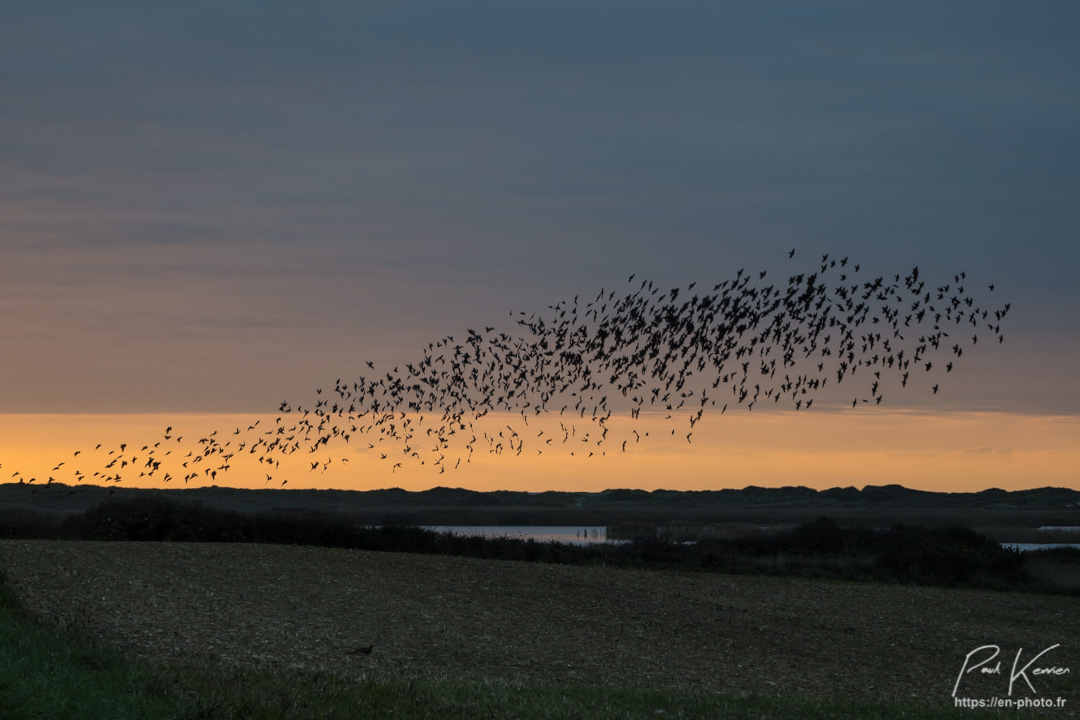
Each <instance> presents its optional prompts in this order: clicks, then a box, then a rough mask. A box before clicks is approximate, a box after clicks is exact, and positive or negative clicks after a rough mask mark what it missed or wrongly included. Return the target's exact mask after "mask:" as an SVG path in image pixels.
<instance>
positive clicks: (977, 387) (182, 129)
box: [0, 0, 1080, 491]
mask: <svg viewBox="0 0 1080 720" xmlns="http://www.w3.org/2000/svg"><path fill="white" fill-rule="evenodd" d="M1078 31H1080V6H1078V5H1077V4H1076V3H1075V2H1033V3H1023V4H1020V3H1012V2H984V1H981V2H953V3H931V2H926V3H923V2H912V1H910V0H906V1H905V2H882V3H853V2H839V1H838V2H777V3H734V4H732V3H723V4H712V3H685V4H683V3H680V4H671V3H638V2H618V3H615V2H596V3H591V2H579V1H575V2H545V3H505V2H453V3H446V2H424V3H421V2H401V3H385V4H383V3H378V4H376V3H338V2H335V3H329V2H314V3H304V4H299V3H280V2H224V3H221V2H213V3H211V2H185V3H168V4H164V3H141V2H119V1H115V0H102V1H101V2H95V3H81V2H67V3H64V2H57V3H29V2H10V3H4V4H3V5H2V6H0V329H2V337H3V343H2V348H3V351H2V352H0V482H9V481H11V480H12V479H13V478H14V479H16V480H17V477H15V476H14V475H13V473H15V472H19V473H20V475H19V477H24V478H28V477H35V478H37V480H38V481H39V482H42V481H44V480H45V479H46V478H47V477H49V476H53V477H55V478H56V479H57V480H61V481H63V482H74V480H73V479H72V475H71V472H72V470H73V469H75V467H76V466H78V465H79V464H80V463H83V466H82V467H81V468H80V469H81V470H82V471H83V472H84V473H85V474H86V475H87V476H89V475H90V471H91V470H98V469H100V464H98V465H96V466H95V465H93V463H100V459H101V458H95V457H93V455H92V454H93V448H94V447H95V446H96V445H97V444H98V443H101V444H102V445H103V450H102V451H100V452H102V453H104V452H107V450H108V448H111V447H113V446H115V445H117V444H119V443H121V442H123V443H126V444H130V445H132V446H140V447H141V446H142V445H144V444H146V445H152V444H153V443H154V442H159V441H161V440H162V437H163V434H164V430H165V428H166V427H168V426H172V427H174V428H175V429H176V433H174V434H183V435H186V436H188V437H190V438H194V437H195V436H198V435H200V434H207V433H210V432H212V431H213V430H215V429H217V430H219V431H220V433H221V434H222V436H224V435H225V434H227V433H232V432H233V431H234V429H236V430H241V429H242V428H245V427H247V426H249V425H252V424H253V423H254V422H255V421H256V420H262V422H264V423H267V424H269V423H272V422H273V418H274V416H275V413H276V411H277V409H278V406H279V405H280V404H281V402H282V401H283V400H289V401H290V402H292V403H293V404H294V405H295V404H298V403H299V404H309V403H310V404H313V402H314V401H313V400H312V398H314V396H315V391H316V388H325V387H333V385H334V383H335V380H336V379H338V378H342V379H344V380H346V381H351V379H352V378H354V377H357V376H358V375H360V374H362V373H363V372H365V371H366V369H367V368H366V365H365V362H366V361H372V362H373V363H374V364H375V366H376V367H378V368H384V369H385V368H392V367H394V366H398V365H402V366H403V365H404V364H405V363H408V362H415V361H416V360H418V359H419V357H420V353H421V350H422V348H424V347H426V346H427V344H428V343H429V342H434V341H436V340H438V339H440V338H443V337H446V336H448V335H463V334H464V333H465V332H466V330H467V329H468V328H479V327H483V326H493V327H496V328H499V329H500V330H501V329H505V330H506V331H507V332H511V331H513V329H514V320H513V318H512V317H511V313H516V312H518V311H525V312H527V313H531V312H534V311H537V312H539V311H544V309H545V308H546V307H547V306H548V305H551V304H554V303H557V302H559V301H565V300H570V299H571V298H572V297H573V296H574V295H576V294H579V293H580V294H581V295H582V296H583V297H585V296H595V295H596V293H597V292H599V290H600V288H607V289H619V290H620V291H622V290H623V289H624V288H626V286H627V278H628V276H630V275H631V274H636V275H637V277H638V278H649V279H651V280H653V282H654V283H656V284H657V285H659V286H661V287H663V288H670V287H676V286H682V287H685V286H687V285H688V284H689V283H692V282H701V283H702V284H703V285H705V284H709V285H712V284H715V283H719V282H721V281H723V280H728V279H731V278H733V277H734V276H735V274H736V272H737V271H738V270H739V269H741V268H745V269H747V270H748V271H751V272H755V273H756V272H759V271H763V270H768V271H769V272H771V273H773V274H774V275H776V276H781V277H783V276H786V274H788V273H792V272H803V271H813V269H814V268H815V260H817V259H820V257H821V256H822V255H824V254H829V255H830V256H833V257H839V256H850V257H851V259H852V261H853V262H859V263H861V264H862V266H863V268H864V270H863V272H864V274H875V275H885V276H892V275H894V274H896V273H907V272H908V271H910V270H911V268H912V267H913V266H918V267H919V268H920V271H921V272H922V274H923V276H924V277H925V278H926V279H927V282H928V284H929V285H931V286H933V285H936V284H940V283H948V282H951V281H952V278H953V276H954V273H958V272H960V271H965V272H966V274H967V276H968V278H969V282H970V284H971V285H972V286H973V287H976V288H978V289H979V290H980V292H982V293H983V294H984V295H985V293H986V292H987V290H988V289H987V286H988V285H990V284H994V285H995V289H994V291H993V299H994V300H995V301H996V302H1000V303H1004V302H1009V303H1011V307H1012V309H1011V312H1010V314H1009V316H1008V318H1007V322H1005V323H1003V325H1002V329H1003V332H1004V333H1005V342H1004V343H1002V344H990V343H980V344H979V346H978V348H977V352H971V353H969V354H965V356H964V357H963V362H962V363H961V362H958V363H957V368H956V372H954V373H953V374H952V375H950V376H949V377H948V379H947V381H944V380H943V381H942V383H941V391H940V392H939V393H937V394H933V393H931V392H930V391H929V390H928V389H927V388H926V387H922V386H920V387H909V388H906V389H905V390H904V391H903V392H898V391H894V392H891V393H890V394H889V395H888V397H887V398H886V399H885V402H883V403H882V404H881V405H879V406H875V407H860V408H857V409H855V410H852V409H851V407H850V400H849V401H848V402H847V403H846V404H842V403H836V404H829V403H826V402H822V403H821V405H820V406H819V405H818V404H815V406H814V407H813V408H812V409H811V411H803V412H793V411H790V410H786V409H770V408H765V409H763V410H761V411H759V410H758V409H755V410H754V411H753V412H748V411H747V410H746V409H745V408H744V407H735V408H733V409H730V410H729V411H728V412H726V413H725V414H723V415H722V416H720V415H718V414H712V415H709V416H707V417H706V420H705V421H704V422H703V424H702V425H701V426H700V428H699V432H696V433H695V440H694V442H693V443H689V442H687V441H686V440H685V439H684V438H681V437H679V436H674V437H672V436H670V434H668V435H665V433H667V431H668V429H669V428H670V424H667V425H665V424H664V422H663V420H664V419H663V418H661V417H656V416H653V415H650V414H644V415H643V417H642V418H641V419H640V422H639V423H638V425H637V427H639V428H640V429H641V430H642V432H644V431H646V430H647V429H651V431H650V435H649V437H647V438H645V439H643V440H642V441H640V442H632V443H630V445H629V447H628V450H627V452H625V453H623V452H613V451H612V452H608V453H607V454H600V453H597V454H596V455H594V456H593V457H588V456H587V454H586V453H581V452H578V453H575V455H573V456H571V455H569V449H562V448H560V449H558V450H553V451H551V452H545V453H544V454H543V455H538V454H536V453H535V452H532V448H531V446H530V448H529V452H526V453H522V454H521V455H515V456H507V455H502V456H494V455H489V454H487V453H484V452H480V453H477V454H475V455H473V456H472V458H471V459H470V460H469V461H468V462H463V463H462V464H461V465H460V466H459V467H458V468H456V469H454V470H447V472H445V473H439V472H438V471H436V470H435V469H434V468H433V466H432V465H431V464H430V463H426V464H424V465H419V464H418V463H411V464H406V465H405V466H403V467H401V468H398V469H397V470H393V469H392V463H389V462H386V461H382V460H381V459H380V458H379V455H378V454H377V453H376V452H366V451H365V448H366V445H361V444H358V443H351V444H350V445H349V446H348V447H340V448H336V449H335V450H334V452H333V453H330V454H332V455H334V457H335V458H336V459H337V460H338V462H337V463H336V464H335V465H332V466H331V467H329V468H328V469H326V470H325V471H316V472H310V471H309V470H308V469H306V468H304V467H299V466H298V467H295V468H285V469H281V468H275V470H274V471H273V474H274V475H275V480H274V481H273V485H274V486H279V483H278V479H285V478H287V479H288V480H289V484H288V487H290V488H292V487H344V488H357V489H368V488H379V487H393V486H398V487H405V488H409V489H424V488H428V487H432V486H436V485H444V486H460V487H469V488H474V489H521V490H543V489H560V490H601V489H605V488H612V487H640V488H646V489H653V488H660V487H664V488H673V489H684V488H685V489H691V488H692V489H705V488H724V487H743V486H745V485H751V484H753V485H808V486H811V487H818V488H825V487H834V486H848V485H855V486H858V487H861V486H864V485H880V484H885V483H893V482H895V483H901V484H904V485H907V486H909V487H917V488H921V489H928V490H930V489H937V490H947V491H960V490H963V491H967V490H978V489H983V488H987V487H1002V488H1007V489H1016V488H1027V487H1041V486H1046V485H1054V486H1064V487H1072V488H1076V489H1080V381H1078V379H1077V369H1078V368H1080V282H1078V280H1077V274H1078V273H1080V200H1078V199H1080V44H1078V43H1077V42H1076V37H1077V32H1078ZM792 248H795V249H796V257H795V258H792V259H790V260H789V259H788V253H789V251H790V250H791V249H792ZM506 419H507V418H498V417H495V418H492V419H491V420H492V422H494V423H496V424H498V423H500V422H502V421H503V420H506ZM554 420H555V418H548V419H547V421H549V422H551V421H554ZM543 421H544V420H543V419H541V420H538V421H537V423H541V422H543ZM612 423H613V431H612V432H613V433H615V434H616V435H617V436H619V437H622V438H624V439H625V438H626V437H629V435H628V433H629V430H630V425H629V419H628V418H624V417H621V416H616V417H614V418H613V420H612ZM620 423H622V425H620ZM265 426H266V425H260V426H259V427H265ZM538 426H539V425H538ZM620 433H621V435H620ZM679 441H681V442H679ZM171 442H174V443H175V442H176V441H175V440H173V441H171ZM620 442H621V441H620ZM181 448H183V451H184V452H187V451H188V450H190V447H189V446H187V445H183V444H182V443H176V448H175V452H177V454H179V451H180V450H181ZM75 451H80V455H79V456H75V455H74V452H75ZM342 459H347V460H348V463H343V462H341V460H342ZM59 462H64V463H65V464H64V465H63V466H60V469H59V470H54V468H55V467H57V464H58V463H59ZM263 470H264V469H263V468H262V467H259V466H256V465H254V464H253V463H249V464H248V465H244V464H242V463H238V464H237V466H236V467H235V468H234V469H233V470H231V471H230V472H229V473H228V474H227V475H223V476H221V477H218V478H217V479H216V480H215V482H216V484H219V485H230V484H231V485H244V486H246V485H252V486H260V487H261V486H264V484H265V483H266V481H265V480H264V478H263V475H264V474H267V473H264V472H263ZM83 482H90V480H84V481H83ZM123 482H125V483H127V484H130V485H139V484H147V485H151V486H158V485H159V484H160V483H157V482H156V481H155V480H150V481H147V480H145V479H144V480H140V479H138V478H136V477H134V475H132V476H131V477H130V478H128V479H125V480H124V481H123ZM193 482H195V481H193ZM198 482H201V484H210V482H211V480H210V479H209V478H205V479H204V480H201V481H198Z"/></svg>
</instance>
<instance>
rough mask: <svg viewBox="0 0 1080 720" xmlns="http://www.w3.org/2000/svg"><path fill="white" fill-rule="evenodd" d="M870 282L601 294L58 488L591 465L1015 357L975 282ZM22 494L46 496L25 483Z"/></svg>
mask: <svg viewBox="0 0 1080 720" xmlns="http://www.w3.org/2000/svg"><path fill="white" fill-rule="evenodd" d="M794 255H795V251H794V250H792V251H791V253H790V254H789V259H790V258H793V257H794ZM860 269H861V268H860V266H859V265H858V264H855V263H852V262H849V261H848V258H846V257H845V258H830V257H829V256H828V255H824V256H822V257H821V261H820V262H815V263H814V264H813V270H812V271H811V272H801V273H797V274H793V275H791V276H790V277H789V278H787V280H786V282H782V283H776V284H774V283H772V282H769V281H768V280H767V273H766V272H760V273H747V272H745V271H744V270H739V271H738V272H737V273H736V274H735V277H734V278H732V279H729V280H724V281H722V282H720V283H718V284H716V285H713V286H712V287H711V288H704V287H701V288H699V287H698V286H697V284H696V283H691V284H690V285H689V286H688V287H686V288H674V289H671V290H661V289H660V288H658V287H656V286H655V285H654V284H653V283H652V282H650V281H648V280H637V279H636V276H634V275H631V276H630V277H629V280H628V282H627V285H628V286H629V287H628V289H627V290H626V291H624V292H623V293H618V292H616V291H605V290H601V291H600V293H599V294H598V295H596V297H594V298H590V299H588V300H587V301H581V300H580V299H579V297H577V296H575V297H574V299H573V300H572V301H569V302H560V303H558V304H555V305H550V306H548V308H547V311H546V312H543V313H533V314H531V315H526V314H525V313H519V314H517V315H516V316H515V315H514V314H513V313H511V318H513V319H514V320H515V327H516V331H515V332H514V333H507V332H497V331H496V329H495V328H493V327H486V328H485V329H484V330H483V331H482V332H481V331H477V330H468V331H466V333H465V334H464V335H463V336H460V337H458V338H457V339H455V338H454V337H453V336H447V337H444V338H442V339H440V340H438V341H437V342H432V343H429V344H428V345H427V347H426V348H424V350H423V352H422V354H421V356H420V357H419V359H418V360H416V361H415V362H412V363H408V364H405V365H404V366H403V367H402V366H399V367H395V368H393V369H392V370H389V371H377V370H376V369H375V366H374V364H373V363H371V362H367V363H366V370H365V374H364V375H362V376H360V377H357V378H355V379H352V380H349V381H343V380H341V379H339V380H338V381H337V382H336V383H335V385H334V387H333V389H332V390H327V391H326V392H324V391H323V389H321V388H320V389H317V390H316V393H315V396H314V397H313V398H312V402H311V403H309V404H307V405H297V406H295V407H294V406H293V405H292V404H291V403H289V402H283V403H281V405H280V407H279V408H278V413H275V415H276V420H273V421H271V420H270V418H265V419H266V421H267V422H266V423H265V424H263V420H262V419H260V420H256V421H255V422H253V423H252V424H250V425H247V426H246V429H245V428H242V427H237V428H236V429H235V430H234V431H231V432H230V431H225V432H223V433H219V432H218V431H214V432H212V433H209V434H208V435H204V436H201V437H198V438H195V437H184V436H183V435H181V434H179V433H174V431H173V428H172V427H167V428H166V429H165V432H164V433H163V435H162V437H161V439H160V440H158V441H156V442H153V443H148V444H144V445H141V446H139V447H135V446H134V445H129V444H127V443H121V444H119V445H117V446H115V447H105V446H103V445H98V446H97V447H95V448H93V449H92V450H90V449H88V450H86V451H85V452H84V451H82V450H77V451H75V452H74V454H73V456H70V457H69V458H67V459H65V461H63V462H60V463H58V464H57V465H56V467H54V468H53V471H52V472H53V474H50V476H49V478H48V481H47V482H48V483H51V482H54V481H56V480H60V479H63V478H73V479H74V480H75V481H77V482H81V481H83V480H89V481H91V482H93V483H94V484H99V483H119V482H121V481H122V480H123V479H125V478H135V477H137V478H139V479H159V480H160V481H162V482H163V483H168V482H171V481H177V482H183V483H190V482H192V481H195V482H200V483H216V482H218V481H219V479H221V478H223V476H225V475H226V474H227V473H228V472H229V471H230V469H231V468H232V467H233V466H234V464H235V463H236V462H238V461H239V460H240V459H241V458H253V459H255V460H257V462H258V463H259V464H260V465H261V466H262V469H263V470H264V471H265V475H266V483H271V482H274V483H275V484H277V482H278V481H280V483H281V484H282V485H284V484H285V483H287V482H288V480H287V479H285V478H281V477H280V472H279V471H280V470H281V469H282V460H286V459H290V458H291V460H290V461H289V462H291V463H292V465H293V466H295V465H297V464H298V463H297V460H298V458H304V460H303V467H304V468H305V469H306V470H307V471H309V472H316V471H323V472H325V471H326V470H327V469H328V468H329V467H330V466H331V465H332V464H333V463H335V461H336V462H337V463H338V464H344V463H347V462H348V458H347V457H340V458H335V457H334V456H333V454H332V446H336V445H340V444H341V443H346V444H351V446H353V447H355V446H360V447H361V448H366V449H367V450H368V451H370V452H372V453H377V454H378V455H379V458H380V459H381V460H384V461H386V462H387V463H388V464H389V465H390V468H391V471H396V470H397V469H398V468H400V467H402V466H403V464H404V463H407V462H418V463H420V464H427V463H428V462H429V461H430V463H431V465H432V466H433V467H435V468H438V472H445V471H446V470H447V468H450V469H454V468H458V467H460V466H461V464H462V462H463V461H464V462H470V461H471V458H472V456H473V454H474V453H475V452H478V451H480V452H484V451H486V452H488V453H493V454H504V453H513V454H517V455H521V454H522V453H523V452H525V451H526V449H527V448H528V449H529V450H530V454H531V451H532V450H533V449H535V451H536V452H537V453H543V452H545V451H550V450H553V449H554V448H556V447H558V446H559V445H566V444H567V443H572V445H571V447H573V448H576V450H570V452H571V453H572V454H573V453H575V452H580V454H581V455H585V454H586V453H587V454H588V455H590V456H591V455H605V454H607V452H608V451H609V450H613V451H616V452H626V451H627V443H628V442H632V443H638V442H640V441H641V439H642V437H643V436H644V435H647V434H648V433H647V432H646V433H644V435H643V433H640V432H638V430H637V429H632V430H631V431H630V432H629V433H626V434H625V436H624V437H622V438H621V439H619V438H609V430H610V426H609V421H610V419H611V418H612V414H613V412H619V413H620V414H626V415H628V416H629V418H630V419H631V421H635V420H640V419H641V414H642V413H643V412H645V413H650V414H653V415H650V416H662V417H663V419H664V420H671V421H673V422H672V423H671V424H672V425H675V424H678V423H681V422H683V421H685V422H687V423H688V424H687V425H684V426H683V429H682V430H680V431H677V430H676V429H675V427H672V428H671V435H672V436H676V437H677V439H678V440H679V441H680V442H681V441H682V439H683V438H684V437H685V441H686V442H692V437H693V433H694V429H695V425H696V424H697V423H698V422H699V421H701V419H702V417H703V416H704V414H705V413H706V412H718V413H720V414H723V413H724V412H726V411H727V410H728V409H729V408H734V407H737V406H745V408H747V409H749V410H753V409H755V408H759V407H762V406H765V405H773V406H781V407H786V408H794V409H795V410H797V411H800V410H809V409H810V408H811V407H812V406H813V404H814V401H815V398H817V397H819V395H823V396H824V398H825V399H826V400H827V401H828V402H832V403H835V402H838V401H839V400H838V399H839V398H840V395H838V392H839V391H838V390H837V388H838V387H839V386H840V385H841V383H845V382H846V383H848V384H851V385H853V384H855V383H856V382H858V381H861V383H862V384H861V385H859V386H858V390H857V391H856V392H854V393H853V394H849V395H847V396H846V397H851V398H852V399H850V400H844V402H845V403H848V402H850V405H851V407H859V406H860V405H862V404H868V405H878V404H880V403H881V402H882V401H883V400H884V397H885V395H884V393H885V392H886V391H887V390H889V389H890V388H892V389H896V387H897V386H898V387H899V388H907V387H908V386H909V385H912V386H916V387H920V388H922V389H923V390H924V391H929V392H931V393H933V394H936V393H937V392H938V390H939V388H940V382H941V379H942V378H943V377H944V376H945V375H947V374H948V373H950V372H952V370H953V368H954V363H958V362H959V360H960V358H961V357H963V355H964V353H965V352H968V351H970V349H971V348H972V347H974V346H975V345H977V344H978V343H979V342H980V340H982V342H983V343H986V342H995V343H1000V342H1002V341H1003V340H1004V335H1003V334H1002V331H1001V322H1002V320H1003V319H1004V318H1005V316H1006V314H1007V313H1008V312H1009V307H1010V306H1009V304H1008V303H1006V304H1004V305H1003V306H1002V307H1001V308H998V309H990V308H984V307H982V306H981V305H979V304H977V303H976V301H975V298H974V297H973V296H972V295H971V294H969V293H968V290H967V288H966V285H967V284H968V282H967V276H966V274H965V273H963V272H961V273H958V274H956V275H953V276H952V278H951V280H952V281H951V282H948V283H945V284H942V285H934V286H928V285H927V284H926V281H924V280H923V279H922V278H921V276H920V272H919V269H918V268H914V269H913V270H911V272H910V273H907V274H906V275H903V276H902V275H900V274H897V275H895V276H891V277H889V276H879V277H872V278H869V277H867V278H863V277H861V276H860ZM986 287H987V289H988V291H989V292H991V293H992V292H993V290H994V286H993V285H988V286H986ZM942 370H944V373H942V372H941V371H942ZM931 382H932V384H931ZM852 395H853V396H852ZM820 404H821V403H819V406H820ZM556 413H557V415H556ZM541 416H542V417H541ZM518 417H520V421H518V420H516V418H518ZM485 418H487V421H484V422H481V421H482V420H483V419H485ZM494 418H498V420H497V424H498V428H497V429H496V427H495V425H494V424H493V423H492V422H489V421H491V420H492V419H494ZM507 418H510V419H511V422H505V420H506V419H507ZM530 420H533V425H531V426H530ZM555 421H557V422H558V429H557V430H556V429H555V424H554V423H555ZM489 426H490V427H489ZM684 431H685V435H683V432H684ZM185 440H186V441H187V442H186V444H185ZM185 451H186V452H185ZM293 456H296V457H293ZM87 461H89V462H90V463H92V464H94V465H95V466H96V469H94V470H93V472H92V474H90V475H87V474H85V473H84V472H82V471H81V470H79V469H76V466H82V467H86V463H87ZM289 462H287V464H286V468H288V467H290V465H289ZM65 468H66V469H65ZM12 477H13V478H17V479H18V480H19V482H29V483H33V482H35V478H25V477H22V476H21V474H20V473H19V472H15V473H14V475H12Z"/></svg>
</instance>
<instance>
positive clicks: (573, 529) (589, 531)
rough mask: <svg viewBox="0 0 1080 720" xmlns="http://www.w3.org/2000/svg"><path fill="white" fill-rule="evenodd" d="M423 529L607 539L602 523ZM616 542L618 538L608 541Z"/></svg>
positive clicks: (584, 541) (571, 540) (586, 541)
mask: <svg viewBox="0 0 1080 720" xmlns="http://www.w3.org/2000/svg"><path fill="white" fill-rule="evenodd" d="M421 527H423V528H424V529H425V530H434V531H435V532H448V533H453V534H454V535H471V536H480V537H488V538H503V537H506V538H513V539H516V540H536V541H537V542H549V541H551V540H554V541H555V542H561V543H568V544H571V545H595V544H598V543H606V542H609V541H608V538H607V528H606V527H605V526H603V525H590V526H583V525H423V526H421ZM611 542H619V541H614V540H613V541H611Z"/></svg>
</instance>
